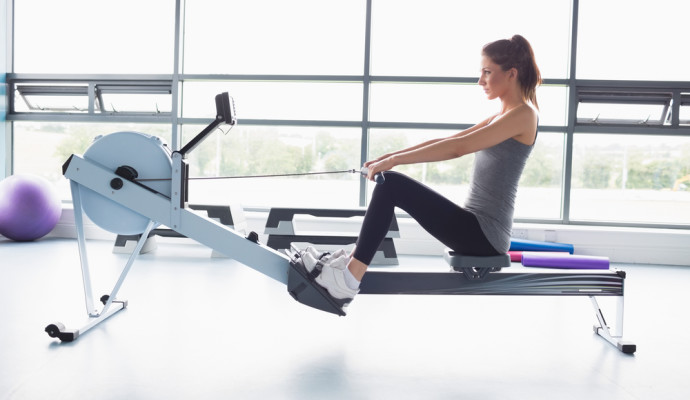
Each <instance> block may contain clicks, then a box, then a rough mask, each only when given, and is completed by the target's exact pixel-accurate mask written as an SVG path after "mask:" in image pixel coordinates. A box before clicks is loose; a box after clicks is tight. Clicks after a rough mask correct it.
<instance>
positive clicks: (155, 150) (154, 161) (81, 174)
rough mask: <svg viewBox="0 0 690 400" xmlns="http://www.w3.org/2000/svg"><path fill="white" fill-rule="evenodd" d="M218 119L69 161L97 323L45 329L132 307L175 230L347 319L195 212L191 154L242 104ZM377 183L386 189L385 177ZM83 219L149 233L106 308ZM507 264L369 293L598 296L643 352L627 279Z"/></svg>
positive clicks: (120, 142) (416, 275) (393, 279)
mask: <svg viewBox="0 0 690 400" xmlns="http://www.w3.org/2000/svg"><path fill="white" fill-rule="evenodd" d="M216 111H217V112H216V118H215V120H214V121H213V122H211V124H209V125H208V126H207V127H206V128H205V129H204V130H203V131H202V132H200V133H199V134H198V135H197V136H196V137H194V138H193V139H192V140H191V141H190V142H189V143H188V144H187V145H185V146H184V147H183V148H182V149H181V150H179V151H171V150H170V149H169V148H168V147H167V146H166V145H165V144H164V143H163V142H162V141H161V140H160V139H158V138H156V137H153V136H149V135H145V134H141V133H135V132H117V133H112V134H110V135H106V136H103V137H99V138H97V139H96V140H95V141H94V143H93V144H92V145H91V146H90V147H89V148H88V149H87V150H86V152H85V153H84V154H83V155H82V156H80V155H76V154H75V155H72V156H70V158H69V159H68V160H67V161H66V162H65V164H64V165H63V174H64V176H65V177H66V178H68V179H69V180H70V187H71V192H72V200H73V203H74V215H75V225H76V229H77V241H78V247H79V254H80V262H81V269H82V280H83V286H84V297H85V303H86V311H87V314H88V317H89V322H88V323H87V324H85V325H84V326H83V327H82V328H81V329H78V330H68V329H66V328H65V326H64V325H63V324H61V323H53V324H50V325H48V326H47V327H46V329H45V330H46V332H47V333H48V334H49V335H50V336H51V337H56V338H58V339H60V340H61V341H64V342H70V341H73V340H75V339H77V338H78V337H79V335H81V334H83V333H85V332H86V331H88V330H89V329H91V328H93V327H94V326H96V325H98V324H100V323H101V322H103V321H104V320H106V319H107V318H109V317H110V316H112V315H114V314H115V313H117V312H118V311H120V310H122V309H124V308H125V307H126V306H127V302H126V301H123V300H119V299H118V298H117V294H118V292H119V290H120V288H121V286H122V284H123V282H124V280H125V278H126V276H127V274H128V273H129V270H130V269H131V267H132V264H133V263H134V260H135V259H136V257H137V255H139V252H140V250H141V248H142V246H143V245H144V242H145V241H146V238H147V237H148V236H149V234H150V233H151V231H152V230H153V229H155V228H157V227H159V226H166V227H168V228H170V229H172V230H174V231H176V232H178V233H180V234H181V235H184V236H186V237H189V238H192V239H194V240H196V241H197V242H199V243H201V244H203V245H205V246H208V247H210V248H211V249H213V250H215V251H217V252H220V253H222V254H225V255H227V256H228V257H230V258H233V259H235V260H237V261H239V262H240V263H242V264H244V265H246V266H248V267H250V268H253V269H255V270H257V271H259V272H261V273H262V274H264V275H266V276H268V277H270V278H273V279H275V280H276V281H278V282H281V283H283V284H285V285H286V286H287V289H288V292H289V293H290V294H291V295H292V297H293V298H295V299H296V300H297V301H299V302H300V303H303V304H305V305H308V306H310V307H313V308H316V309H320V310H323V311H327V312H330V313H334V314H337V315H345V306H346V304H344V302H342V301H338V300H337V299H334V298H333V297H331V296H330V295H329V294H328V293H327V292H326V291H325V290H323V288H321V287H320V286H319V285H318V284H316V283H315V282H314V280H313V278H312V277H311V276H310V274H308V273H306V270H305V269H304V266H303V264H302V263H301V260H299V257H296V256H295V254H287V255H286V254H283V253H280V252H277V251H275V250H273V249H272V248H270V247H267V246H265V245H263V244H261V243H259V241H258V235H256V234H255V233H254V232H252V233H250V234H249V235H248V236H246V237H245V236H244V235H241V234H239V233H238V232H236V231H235V230H234V229H231V228H229V227H227V226H225V225H222V224H220V223H219V222H217V221H215V220H212V219H209V218H208V217H206V216H204V215H200V214H198V213H196V212H194V211H193V210H191V209H190V208H189V206H188V203H187V201H188V198H189V196H188V188H189V186H188V181H189V179H190V178H189V166H188V164H187V161H186V157H187V155H188V154H189V153H190V152H191V151H192V150H194V149H195V148H196V147H197V146H198V145H199V144H200V143H201V142H202V141H203V140H204V139H206V137H208V135H209V134H210V133H211V132H213V131H214V130H215V128H216V127H218V126H219V125H220V124H223V123H224V124H227V125H230V126H231V127H232V126H234V125H235V124H236V119H235V113H234V104H233V101H232V98H231V97H229V96H228V94H227V93H221V94H219V95H217V96H216ZM161 178H164V179H161ZM376 179H377V180H378V181H379V183H383V184H385V183H384V181H383V176H381V178H376ZM83 214H86V215H87V216H88V217H89V218H90V219H91V220H92V221H93V222H94V223H95V224H96V225H98V226H100V227H101V228H104V229H106V230H108V231H110V232H113V233H116V234H121V235H141V236H140V239H139V241H138V242H137V245H136V246H135V248H134V250H133V251H132V253H131V255H130V256H129V258H128V260H127V262H126V264H125V267H124V268H123V270H122V272H121V274H120V276H119V278H118V279H117V281H116V283H115V285H114V287H113V289H112V291H111V292H110V293H109V294H107V295H105V296H102V297H101V298H100V300H101V302H102V303H103V307H102V308H100V310H99V309H97V308H96V306H95V302H94V301H93V293H92V289H91V276H90V270H89V264H88V257H87V252H86V241H85V236H84V227H83ZM505 257H507V256H505ZM505 257H502V258H501V259H500V260H498V259H493V258H477V257H475V258H467V257H464V256H460V255H457V254H450V253H449V254H447V255H446V259H447V260H448V261H449V263H450V264H451V265H452V266H454V268H457V271H452V272H394V271H390V272H381V271H369V272H367V274H366V275H365V277H364V280H363V281H362V285H361V289H360V294H436V295H440V294H444V295H447V294H455V295H463V294H464V295H468V294H469V295H552V296H562V295H566V296H589V297H590V298H591V299H592V301H593V304H594V305H595V310H596V313H597V319H598V321H599V325H598V326H595V331H596V333H598V334H599V335H601V336H602V337H604V338H605V339H607V340H608V341H609V342H611V343H613V344H614V345H616V346H617V347H618V348H619V349H620V350H621V351H623V352H625V353H632V352H634V351H635V346H634V345H631V344H628V343H627V342H623V341H622V340H621V336H622V320H623V314H622V312H623V310H622V304H623V283H624V278H625V274H624V273H623V272H620V271H605V272H597V273H593V272H591V271H586V272H573V271H571V272H567V273H540V272H532V273H524V272H516V273H511V272H505V271H501V270H502V268H504V267H507V266H508V265H509V259H508V263H507V264H506V258H505ZM496 262H498V264H496ZM487 263H488V264H487ZM595 296H617V297H618V299H619V307H618V314H617V325H616V328H618V332H617V333H616V334H611V333H610V330H609V328H608V326H607V325H606V322H605V320H604V318H603V314H602V313H601V311H600V310H599V308H598V305H597V304H596V299H595Z"/></svg>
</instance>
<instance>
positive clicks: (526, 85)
mask: <svg viewBox="0 0 690 400" xmlns="http://www.w3.org/2000/svg"><path fill="white" fill-rule="evenodd" d="M482 54H483V55H485V56H487V57H489V58H491V61H493V62H494V63H496V64H498V65H499V66H500V67H501V69H502V70H504V71H508V70H509V69H511V68H515V69H516V70H517V72H518V81H519V83H520V87H521V88H522V97H523V98H524V99H525V100H529V101H530V102H531V103H532V104H534V106H535V107H537V109H538V108H539V104H538V103H537V85H540V84H541V82H542V80H541V73H540V72H539V67H537V63H536V61H535V60H534V51H532V46H531V45H530V44H529V42H528V41H527V39H525V38H524V37H522V36H520V35H515V36H513V37H512V38H510V39H500V40H496V41H495V42H491V43H489V44H486V45H484V47H483V48H482Z"/></svg>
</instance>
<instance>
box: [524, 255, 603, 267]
mask: <svg viewBox="0 0 690 400" xmlns="http://www.w3.org/2000/svg"><path fill="white" fill-rule="evenodd" d="M522 265H524V266H525V267H542V268H566V269H609V258H608V257H596V256H576V255H572V254H563V253H560V254H559V253H549V252H531V251H525V252H523V253H522Z"/></svg>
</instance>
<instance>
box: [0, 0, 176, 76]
mask: <svg viewBox="0 0 690 400" xmlns="http://www.w3.org/2000/svg"><path fill="white" fill-rule="evenodd" d="M14 11H15V14H14V71H15V72H21V73H64V74H104V73H111V74H165V73H167V74H170V73H172V72H173V66H174V62H173V61H174V58H173V50H174V45H175V36H174V33H175V30H174V27H175V7H174V2H173V1H170V0H146V1H137V0H118V1H91V0H63V1H50V0H16V1H14ZM4 25H5V24H4V22H3V26H4Z"/></svg>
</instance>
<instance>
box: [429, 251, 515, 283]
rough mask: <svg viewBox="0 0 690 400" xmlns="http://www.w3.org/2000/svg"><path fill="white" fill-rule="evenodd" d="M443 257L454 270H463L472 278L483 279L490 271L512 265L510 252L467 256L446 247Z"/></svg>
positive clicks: (468, 277)
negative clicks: (484, 255)
mask: <svg viewBox="0 0 690 400" xmlns="http://www.w3.org/2000/svg"><path fill="white" fill-rule="evenodd" d="M443 258H444V259H445V260H446V262H447V263H448V264H449V265H450V266H451V267H452V268H453V269H454V270H456V271H458V272H462V273H463V274H465V276H466V277H467V279H470V280H481V279H484V277H486V275H488V274H489V273H490V272H497V271H500V270H501V268H507V267H510V256H509V255H508V254H501V255H497V256H488V257H477V256H466V255H463V254H460V253H456V252H454V251H452V250H449V249H446V251H445V253H444V255H443Z"/></svg>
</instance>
